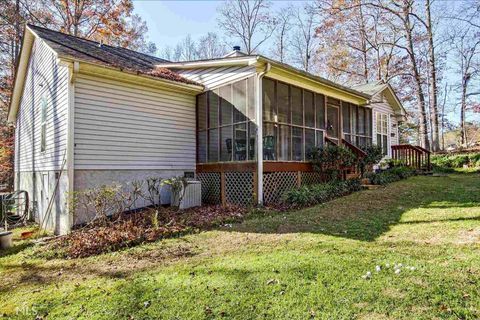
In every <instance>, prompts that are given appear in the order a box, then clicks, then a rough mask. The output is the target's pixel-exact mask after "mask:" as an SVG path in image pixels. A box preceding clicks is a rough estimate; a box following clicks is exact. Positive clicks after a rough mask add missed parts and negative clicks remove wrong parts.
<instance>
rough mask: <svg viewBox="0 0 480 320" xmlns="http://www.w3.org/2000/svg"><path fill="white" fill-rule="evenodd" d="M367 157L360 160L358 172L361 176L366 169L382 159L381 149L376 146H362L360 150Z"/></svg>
mask: <svg viewBox="0 0 480 320" xmlns="http://www.w3.org/2000/svg"><path fill="white" fill-rule="evenodd" d="M361 149H362V150H363V151H364V152H365V153H366V154H367V155H366V156H365V157H364V158H363V159H361V160H360V162H359V165H360V171H361V172H362V175H363V174H364V173H365V172H366V171H368V168H369V167H371V166H373V165H374V164H376V163H378V162H380V160H382V158H383V149H382V147H380V146H377V145H370V146H364V147H362V148H361Z"/></svg>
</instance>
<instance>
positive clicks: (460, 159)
mask: <svg viewBox="0 0 480 320" xmlns="http://www.w3.org/2000/svg"><path fill="white" fill-rule="evenodd" d="M431 162H432V164H433V165H434V166H436V167H439V168H454V169H456V168H463V167H464V166H467V167H470V168H480V153H465V154H437V155H433V156H432V158H431Z"/></svg>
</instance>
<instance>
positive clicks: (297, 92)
mask: <svg viewBox="0 0 480 320" xmlns="http://www.w3.org/2000/svg"><path fill="white" fill-rule="evenodd" d="M290 90H291V93H292V95H291V97H292V98H291V101H292V104H291V110H292V124H293V125H297V126H303V101H302V90H301V89H300V88H297V87H291V89H290Z"/></svg>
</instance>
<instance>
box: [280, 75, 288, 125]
mask: <svg viewBox="0 0 480 320" xmlns="http://www.w3.org/2000/svg"><path fill="white" fill-rule="evenodd" d="M289 91H290V90H289V86H288V85H287V84H284V83H281V82H278V83H277V110H278V111H277V112H278V118H277V121H278V122H283V123H290V99H289V94H290V92H289Z"/></svg>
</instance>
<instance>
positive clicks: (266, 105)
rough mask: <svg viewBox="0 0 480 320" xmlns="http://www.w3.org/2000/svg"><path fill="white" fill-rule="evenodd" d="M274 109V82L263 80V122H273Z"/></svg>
mask: <svg viewBox="0 0 480 320" xmlns="http://www.w3.org/2000/svg"><path fill="white" fill-rule="evenodd" d="M274 108H275V82H274V81H273V80H270V79H264V80H263V120H264V121H274V117H275V115H276V112H275V110H274Z"/></svg>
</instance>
